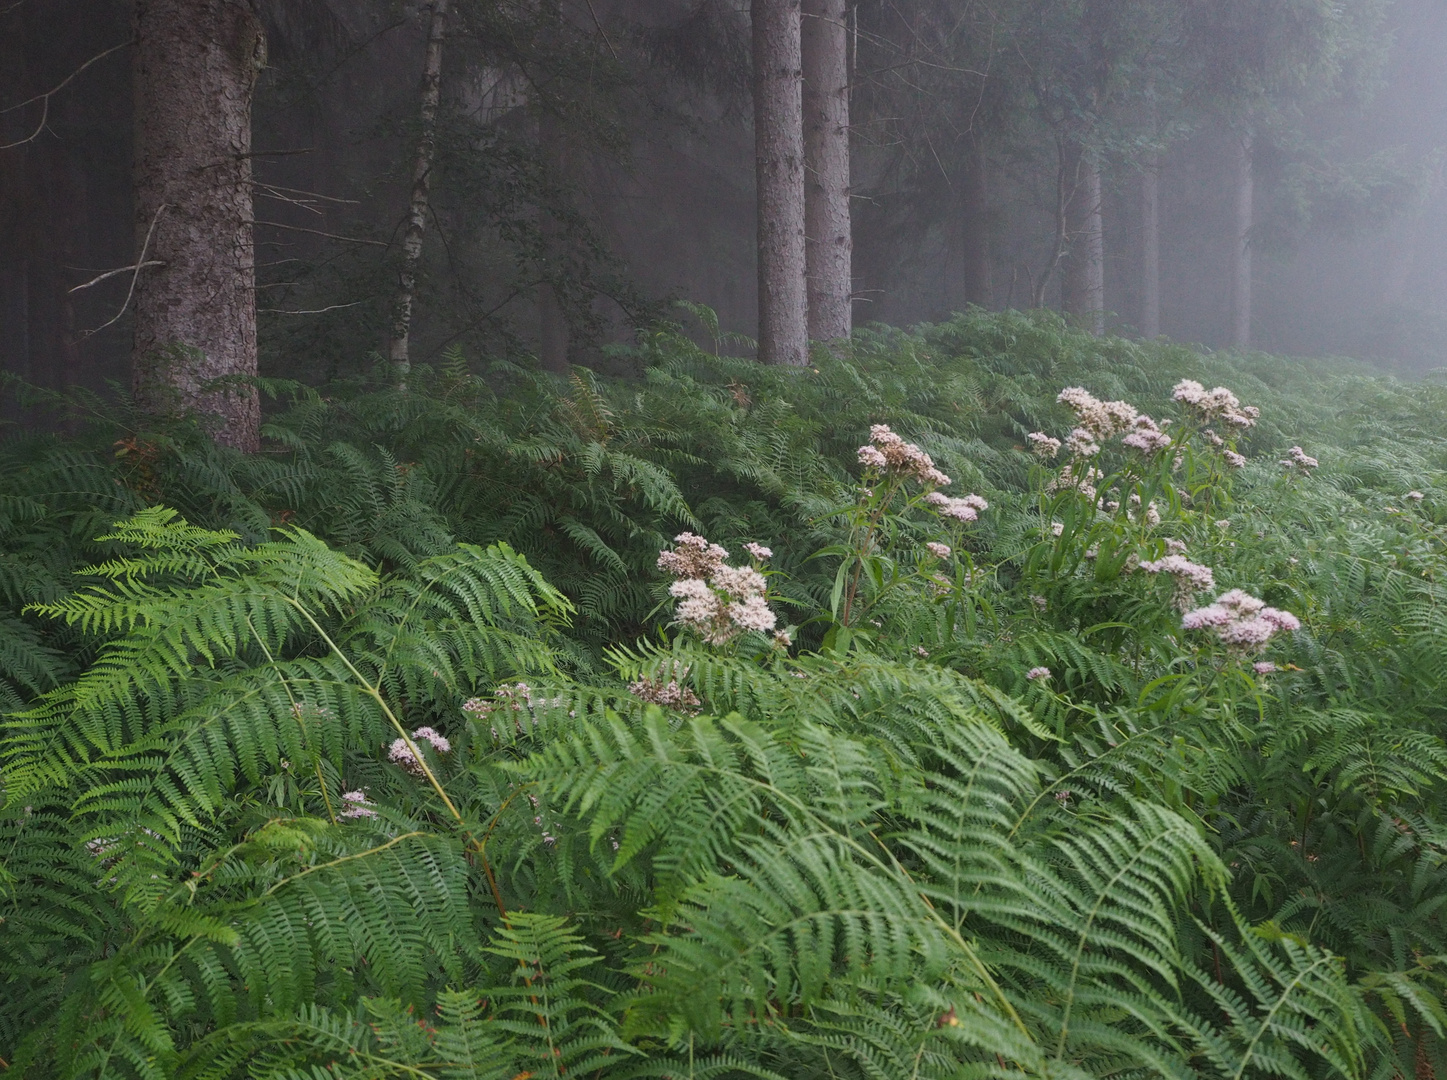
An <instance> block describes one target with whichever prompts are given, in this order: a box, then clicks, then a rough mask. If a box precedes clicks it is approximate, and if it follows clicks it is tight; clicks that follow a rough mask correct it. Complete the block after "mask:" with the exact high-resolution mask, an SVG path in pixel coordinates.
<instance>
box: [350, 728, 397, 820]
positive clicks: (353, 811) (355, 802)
mask: <svg viewBox="0 0 1447 1080" xmlns="http://www.w3.org/2000/svg"><path fill="white" fill-rule="evenodd" d="M398 742H401V740H400V739H399V740H398ZM393 745H396V744H395V743H394V744H393ZM403 745H404V746H405V745H406V744H405V743H404V744H403ZM342 802H344V803H346V804H347V808H346V809H345V810H343V811H342V812H341V813H340V814H338V815H337V817H339V818H374V817H376V816H377V811H375V810H373V809H372V804H371V803H369V802H367V795H366V793H365V792H362V791H344V792H342Z"/></svg>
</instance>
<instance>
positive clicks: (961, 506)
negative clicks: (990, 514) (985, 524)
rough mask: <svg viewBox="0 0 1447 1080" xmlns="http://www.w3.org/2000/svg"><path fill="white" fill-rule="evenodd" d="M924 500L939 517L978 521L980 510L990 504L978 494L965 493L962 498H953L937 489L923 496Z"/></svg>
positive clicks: (988, 506) (987, 507) (985, 508)
mask: <svg viewBox="0 0 1447 1080" xmlns="http://www.w3.org/2000/svg"><path fill="white" fill-rule="evenodd" d="M924 501H925V503H926V504H927V505H929V506H931V507H933V508H934V510H935V512H936V513H937V514H939V515H940V517H947V518H953V519H954V520H956V521H965V522H969V521H979V520H980V512H981V511H983V510H988V509H990V504H989V503H987V502H986V501H985V500H984V499H982V498H981V497H980V496H978V495H966V496H965V497H964V498H963V499H953V498H951V497H950V496H948V495H942V494H941V493H940V492H938V491H931V492H930V493H929V494H928V495H926V496H925V497H924Z"/></svg>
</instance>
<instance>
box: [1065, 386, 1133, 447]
mask: <svg viewBox="0 0 1447 1080" xmlns="http://www.w3.org/2000/svg"><path fill="white" fill-rule="evenodd" d="M1055 400H1056V401H1058V402H1060V403H1061V404H1063V405H1069V406H1070V408H1071V410H1072V411H1074V413H1075V422H1076V425H1077V426H1076V429H1075V431H1072V432H1071V437H1072V438H1075V437H1076V436H1077V435H1080V436H1082V437H1087V438H1090V437H1093V438H1095V439H1099V440H1105V439H1113V438H1115V436H1117V435H1119V434H1120V433H1121V432H1123V431H1126V430H1128V429H1129V428H1130V426H1131V425H1132V424H1134V423H1135V420H1136V417H1138V416H1139V415H1140V411H1139V410H1138V409H1137V408H1136V407H1135V406H1134V405H1132V404H1131V403H1130V402H1128V401H1100V400H1098V399H1097V398H1096V397H1095V396H1094V395H1093V394H1091V393H1090V391H1088V390H1086V389H1085V387H1083V386H1067V387H1066V388H1065V389H1064V390H1062V391H1060V394H1059V396H1058V397H1056V399H1055ZM1065 447H1066V449H1067V450H1068V449H1069V448H1070V440H1068V439H1067V440H1066V443H1065Z"/></svg>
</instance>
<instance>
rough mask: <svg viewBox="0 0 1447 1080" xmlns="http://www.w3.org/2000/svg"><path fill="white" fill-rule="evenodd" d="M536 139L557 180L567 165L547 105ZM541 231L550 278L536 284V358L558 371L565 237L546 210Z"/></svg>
mask: <svg viewBox="0 0 1447 1080" xmlns="http://www.w3.org/2000/svg"><path fill="white" fill-rule="evenodd" d="M538 143H539V149H540V150H541V151H542V157H543V167H544V168H545V169H546V170H547V174H548V178H549V180H550V181H560V180H561V177H562V172H563V170H564V168H566V163H565V161H564V153H563V151H564V143H563V135H562V130H561V125H560V124H559V123H558V118H557V116H556V115H555V114H554V113H552V112H551V111H549V110H547V109H546V108H545V109H544V110H543V113H542V115H541V116H540V117H539V118H538ZM539 225H540V228H541V231H542V241H543V260H544V262H545V264H546V272H547V273H548V274H549V275H550V280H544V281H543V282H541V283H540V284H539V285H538V361H539V362H540V363H541V365H542V368H543V370H544V371H551V372H555V373H556V374H559V375H566V374H567V373H568V319H567V315H566V314H565V313H564V311H563V305H562V303H561V302H560V301H559V299H558V290H557V287H556V286H555V285H554V281H556V280H557V276H558V275H559V274H560V273H561V272H562V270H563V263H564V261H565V260H564V251H563V244H564V242H565V238H564V236H563V230H562V228H561V227H560V226H559V224H558V219H557V218H555V217H553V215H552V214H550V213H548V212H547V211H546V210H544V211H543V214H542V220H541V222H540V223H539Z"/></svg>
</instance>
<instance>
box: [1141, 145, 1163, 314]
mask: <svg viewBox="0 0 1447 1080" xmlns="http://www.w3.org/2000/svg"><path fill="white" fill-rule="evenodd" d="M1140 197H1141V204H1140V210H1141V282H1140V288H1141V300H1140V305H1141V307H1140V319H1139V323H1140V332H1141V336H1142V337H1145V338H1153V337H1156V336H1157V335H1159V334H1160V332H1161V159H1160V156H1159V155H1157V154H1151V155H1149V156H1148V157H1147V158H1146V160H1145V167H1144V168H1143V169H1142V170H1141V190H1140Z"/></svg>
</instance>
